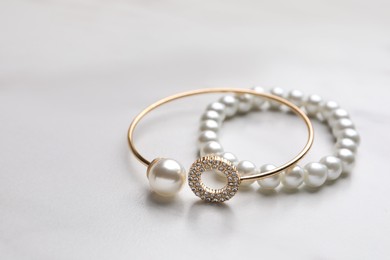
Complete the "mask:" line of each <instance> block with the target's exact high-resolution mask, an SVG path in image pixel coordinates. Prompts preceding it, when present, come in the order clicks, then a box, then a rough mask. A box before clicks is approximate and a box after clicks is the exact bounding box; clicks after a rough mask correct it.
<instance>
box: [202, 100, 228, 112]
mask: <svg viewBox="0 0 390 260" xmlns="http://www.w3.org/2000/svg"><path fill="white" fill-rule="evenodd" d="M225 108H226V106H225V105H224V104H222V103H221V102H213V103H211V104H210V105H208V107H207V110H214V111H216V112H218V113H219V114H220V115H222V114H225Z"/></svg>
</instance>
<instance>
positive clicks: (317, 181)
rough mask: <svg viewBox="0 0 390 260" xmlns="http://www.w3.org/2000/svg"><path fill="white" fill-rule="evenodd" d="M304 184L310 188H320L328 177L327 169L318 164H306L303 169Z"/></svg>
mask: <svg viewBox="0 0 390 260" xmlns="http://www.w3.org/2000/svg"><path fill="white" fill-rule="evenodd" d="M304 170H305V174H304V176H305V177H304V180H305V184H306V185H307V186H310V187H320V186H321V185H322V184H324V183H325V181H326V178H327V176H328V168H326V166H325V165H323V164H322V163H318V162H312V163H308V164H306V165H305V167H304Z"/></svg>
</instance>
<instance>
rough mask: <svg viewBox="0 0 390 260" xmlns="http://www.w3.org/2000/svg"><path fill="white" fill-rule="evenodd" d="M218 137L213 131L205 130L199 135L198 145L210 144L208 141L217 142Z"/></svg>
mask: <svg viewBox="0 0 390 260" xmlns="http://www.w3.org/2000/svg"><path fill="white" fill-rule="evenodd" d="M217 140H218V136H217V133H216V132H214V131H210V130H206V131H203V132H201V133H200V134H199V137H198V142H199V144H200V145H203V144H204V143H207V142H210V141H217Z"/></svg>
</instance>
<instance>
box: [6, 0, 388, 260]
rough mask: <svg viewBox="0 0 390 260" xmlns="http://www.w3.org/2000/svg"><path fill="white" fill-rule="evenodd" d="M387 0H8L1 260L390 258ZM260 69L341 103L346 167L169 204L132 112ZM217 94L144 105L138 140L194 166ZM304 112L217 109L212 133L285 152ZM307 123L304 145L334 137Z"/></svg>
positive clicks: (273, 153) (266, 158)
mask: <svg viewBox="0 0 390 260" xmlns="http://www.w3.org/2000/svg"><path fill="white" fill-rule="evenodd" d="M389 10H390V4H389V2H388V1H378V0H374V1H347V0H342V1H308V0H306V1H305V0H299V1H250V0H244V1H214V0H211V1H175V0H172V1H119V0H114V1H103V0H100V1H90V0H78V1H77V0H70V1H65V0H57V1H27V0H2V1H1V2H0V32H1V35H0V120H1V126H0V259H7V260H11V259H50V260H53V259H183V258H185V259H203V258H204V257H205V256H207V257H206V258H214V259H222V258H223V257H224V259H234V258H236V259H237V258H238V257H240V258H242V257H245V259H255V258H264V259H265V258H267V259H287V258H289V259H389V257H390V249H389V244H390V240H389V234H390V200H389V197H390V189H389V183H390V175H389V166H388V163H389V158H388V156H389V154H390V149H389V138H388V133H389V131H390V113H389V109H390V105H389V98H388V96H389V94H390V92H389V86H390V31H389V29H390V16H389ZM254 84H258V85H263V86H280V87H284V88H285V89H293V88H298V89H301V90H303V91H305V92H306V93H318V94H320V95H322V96H324V98H327V99H334V100H336V101H338V102H339V103H340V104H342V106H343V107H345V108H346V109H347V110H348V111H350V113H351V115H352V117H353V119H354V121H355V123H356V125H357V127H358V129H359V131H360V133H361V136H362V146H361V148H360V151H359V155H358V163H357V165H356V168H355V170H354V171H353V173H352V174H351V175H350V176H349V177H347V178H343V179H341V180H339V181H337V182H336V183H334V184H333V185H327V186H326V187H324V188H323V189H321V190H319V191H318V192H308V191H306V190H301V191H299V192H297V193H294V194H288V193H285V192H278V193H276V194H264V193H262V192H260V191H258V189H257V187H256V186H253V189H252V190H250V191H247V192H240V193H239V194H238V195H237V196H236V197H235V198H234V199H233V200H232V201H230V202H229V203H226V204H225V205H223V206H222V205H221V206H210V205H204V204H203V203H199V202H198V200H197V199H196V197H194V196H193V195H192V194H191V192H190V191H189V189H188V188H185V189H184V190H183V192H182V193H181V197H180V198H178V199H176V200H175V201H172V202H169V203H160V202H159V201H157V200H156V199H155V198H154V197H153V196H152V195H151V194H150V193H148V186H147V181H146V178H145V176H144V172H145V168H144V167H142V166H141V165H140V164H139V163H138V162H137V161H136V160H135V159H134V158H133V157H132V156H131V154H130V153H129V150H128V147H127V143H126V130H127V127H128V125H129V123H130V121H131V119H132V117H133V116H135V115H136V113H137V112H138V111H140V110H141V109H142V108H143V107H144V106H146V105H147V104H149V103H151V102H152V101H155V100H157V99H158V98H161V97H164V96H166V95H169V94H172V93H174V92H178V91H184V90H189V89H194V88H200V87H213V86H237V87H250V86H252V85H254ZM214 98H215V97H203V98H197V99H191V100H186V101H185V102H178V103H175V104H174V105H172V106H168V107H167V108H166V109H162V110H160V111H158V112H157V113H155V114H154V115H153V116H151V117H149V119H148V120H146V121H145V122H144V123H143V124H142V125H141V126H140V127H141V128H140V129H139V130H140V131H139V132H138V134H137V136H138V139H137V143H138V144H139V146H140V147H142V148H141V149H142V151H143V152H144V153H145V154H147V156H148V157H153V156H158V155H160V156H161V155H163V156H172V157H174V158H177V159H178V160H180V161H181V162H183V164H185V165H186V167H187V168H188V166H189V165H190V164H191V162H192V161H193V160H194V159H195V151H196V145H195V139H196V135H195V133H196V128H197V118H198V115H199V113H200V112H201V111H202V110H203V104H204V105H206V104H207V102H208V101H209V100H212V99H214ZM178 107H180V109H178ZM259 119H261V120H259ZM301 127H302V126H301V123H300V122H299V121H298V120H296V119H295V118H293V117H291V116H287V115H283V114H274V115H273V116H272V114H269V113H267V114H252V115H250V116H248V117H246V118H240V119H237V120H235V121H232V122H229V123H228V124H226V126H225V128H224V130H223V133H222V142H223V143H224V144H225V146H226V148H227V149H228V150H232V151H235V152H236V153H237V154H238V155H239V156H240V157H241V158H246V159H251V160H253V161H256V163H258V164H262V163H266V162H269V163H280V162H282V161H283V160H285V159H288V158H289V157H290V156H292V155H293V154H294V153H295V152H296V147H297V145H300V144H301V142H302V139H303V137H304V135H303V133H302V131H301V130H302V128H301ZM315 127H316V131H317V139H316V143H315V147H314V148H313V150H312V151H311V153H310V154H309V156H308V159H307V160H318V159H319V158H320V157H321V156H322V155H324V154H327V153H330V152H331V144H330V135H329V134H328V133H327V130H326V128H325V127H323V126H321V125H320V124H315ZM172 140H174V142H172V144H173V145H168V144H170V143H171V141H172Z"/></svg>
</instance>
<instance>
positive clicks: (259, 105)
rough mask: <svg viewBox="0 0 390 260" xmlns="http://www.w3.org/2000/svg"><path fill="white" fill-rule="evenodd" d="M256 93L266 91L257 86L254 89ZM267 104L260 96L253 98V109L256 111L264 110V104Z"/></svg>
mask: <svg viewBox="0 0 390 260" xmlns="http://www.w3.org/2000/svg"><path fill="white" fill-rule="evenodd" d="M252 89H253V90H254V91H256V92H259V93H264V92H265V90H264V88H262V87H259V86H255V87H253V88H252ZM265 103H266V100H265V99H264V98H262V97H259V96H254V97H253V107H254V108H256V109H262V108H263V106H264V104H265Z"/></svg>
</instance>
